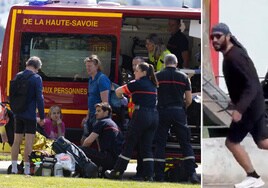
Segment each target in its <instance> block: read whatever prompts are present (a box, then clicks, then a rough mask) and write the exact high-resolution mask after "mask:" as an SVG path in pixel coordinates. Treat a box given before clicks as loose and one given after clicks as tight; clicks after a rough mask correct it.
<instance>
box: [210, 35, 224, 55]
mask: <svg viewBox="0 0 268 188" xmlns="http://www.w3.org/2000/svg"><path fill="white" fill-rule="evenodd" d="M212 45H213V47H214V49H215V50H216V51H217V52H219V51H221V52H223V51H225V50H226V48H227V40H226V37H225V39H224V41H223V42H222V43H221V44H220V43H218V42H213V43H212Z"/></svg>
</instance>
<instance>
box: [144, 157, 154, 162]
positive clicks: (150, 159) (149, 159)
mask: <svg viewBox="0 0 268 188" xmlns="http://www.w3.org/2000/svg"><path fill="white" fill-rule="evenodd" d="M142 161H143V162H145V161H154V159H153V158H144V159H142Z"/></svg>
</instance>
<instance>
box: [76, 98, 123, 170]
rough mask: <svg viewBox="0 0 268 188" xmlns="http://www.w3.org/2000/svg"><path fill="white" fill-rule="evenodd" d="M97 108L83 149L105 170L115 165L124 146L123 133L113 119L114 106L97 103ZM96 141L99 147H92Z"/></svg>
mask: <svg viewBox="0 0 268 188" xmlns="http://www.w3.org/2000/svg"><path fill="white" fill-rule="evenodd" d="M95 108H96V112H95V115H96V122H95V123H94V125H93V130H92V133H91V134H90V135H89V136H88V137H87V138H86V139H85V140H84V142H83V143H82V146H81V149H82V150H83V151H84V153H85V154H86V156H87V157H88V158H90V159H91V160H92V161H93V162H94V163H95V164H96V165H97V166H98V167H101V168H102V172H104V171H105V170H108V169H112V168H113V166H114V165H115V162H116V159H117V157H118V155H119V154H120V152H121V148H122V147H123V146H122V145H123V135H122V133H121V131H120V129H119V128H118V126H117V125H116V123H115V122H114V121H113V120H112V119H111V115H112V108H111V106H110V105H109V104H108V103H106V102H103V103H97V104H96V105H95ZM94 141H96V142H97V149H95V148H92V147H90V146H92V144H93V142H94Z"/></svg>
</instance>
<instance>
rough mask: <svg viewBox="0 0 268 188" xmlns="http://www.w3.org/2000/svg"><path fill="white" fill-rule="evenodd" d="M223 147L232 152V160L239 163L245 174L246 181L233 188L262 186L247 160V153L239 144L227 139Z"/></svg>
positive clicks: (259, 178) (248, 159) (260, 180)
mask: <svg viewBox="0 0 268 188" xmlns="http://www.w3.org/2000/svg"><path fill="white" fill-rule="evenodd" d="M225 145H226V146H227V148H228V149H229V150H230V151H231V152H232V154H233V156H234V158H235V159H236V161H237V162H238V163H239V165H240V166H241V167H242V168H243V169H244V170H245V172H246V173H247V177H246V179H244V180H243V181H242V182H241V183H238V184H235V188H244V187H261V186H263V185H264V182H263V181H262V179H261V177H260V176H259V175H258V174H257V173H256V171H255V170H254V168H253V165H252V163H251V160H250V158H249V155H248V153H247V152H246V151H245V149H244V148H243V147H242V146H241V145H240V143H233V142H231V141H230V140H229V139H228V138H227V139H226V141H225Z"/></svg>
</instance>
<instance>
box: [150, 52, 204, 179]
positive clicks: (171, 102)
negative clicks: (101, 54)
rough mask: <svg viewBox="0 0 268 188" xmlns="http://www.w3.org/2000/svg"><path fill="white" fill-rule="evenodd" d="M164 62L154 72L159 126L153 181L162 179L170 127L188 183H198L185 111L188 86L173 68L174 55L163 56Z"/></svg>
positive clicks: (186, 78)
mask: <svg viewBox="0 0 268 188" xmlns="http://www.w3.org/2000/svg"><path fill="white" fill-rule="evenodd" d="M164 63H165V68H164V69H163V70H162V71H160V72H158V73H156V77H157V80H158V82H159V87H158V89H157V94H158V104H157V108H158V111H159V126H158V129H157V132H156V135H155V141H156V148H155V180H156V181H163V180H164V169H165V147H166V142H167V136H168V131H169V129H170V128H171V125H172V126H173V128H174V130H175V133H176V136H177V139H178V141H179V144H180V146H181V149H182V152H183V155H184V157H185V158H184V159H185V165H186V169H187V176H188V177H189V181H190V182H191V183H200V179H199V178H198V176H197V174H196V172H195V167H196V164H195V157H194V152H193V149H192V146H191V144H190V137H191V136H190V129H189V128H188V126H187V118H186V109H185V108H187V107H188V106H189V105H190V104H191V103H192V92H191V84H190V81H189V78H188V76H187V75H186V74H185V73H183V72H181V71H179V70H178V69H177V68H176V67H177V64H178V61H177V58H176V56H175V55H174V54H168V55H166V56H165V59H164ZM184 95H185V101H186V104H184Z"/></svg>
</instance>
